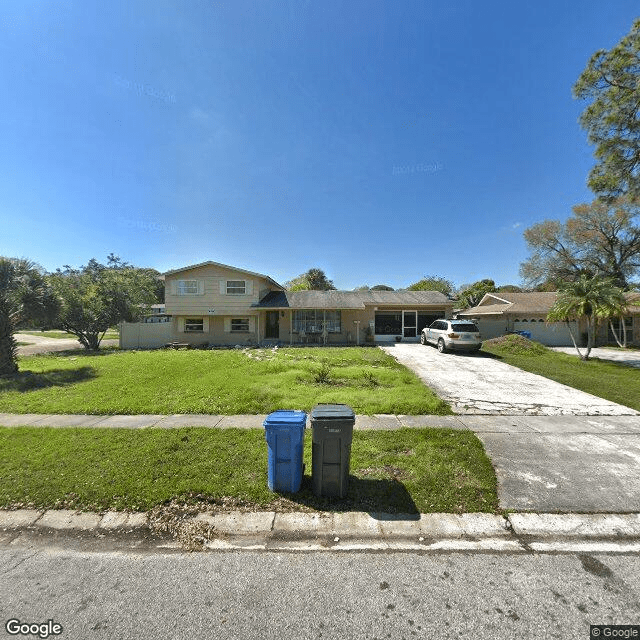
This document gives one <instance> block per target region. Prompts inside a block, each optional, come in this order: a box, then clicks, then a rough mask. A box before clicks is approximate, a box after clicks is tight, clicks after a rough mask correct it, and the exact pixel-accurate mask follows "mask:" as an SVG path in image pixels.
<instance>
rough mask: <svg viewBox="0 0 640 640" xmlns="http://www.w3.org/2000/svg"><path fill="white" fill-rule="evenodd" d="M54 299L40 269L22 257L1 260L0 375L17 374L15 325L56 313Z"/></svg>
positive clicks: (1, 258)
mask: <svg viewBox="0 0 640 640" xmlns="http://www.w3.org/2000/svg"><path fill="white" fill-rule="evenodd" d="M55 308H56V300H55V298H54V297H53V295H52V293H51V291H50V289H49V287H48V285H47V283H46V280H45V277H44V275H43V272H42V269H41V268H40V267H39V266H38V265H37V264H35V263H34V262H31V261H30V260H26V259H24V258H3V257H0V376H7V375H9V376H11V375H15V374H16V373H17V372H18V363H17V359H16V355H17V344H16V341H15V338H14V337H13V334H14V332H15V328H16V325H17V323H18V322H20V321H22V320H25V319H27V318H38V317H46V316H47V315H53V314H54V313H55Z"/></svg>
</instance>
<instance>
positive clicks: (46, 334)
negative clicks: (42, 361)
mask: <svg viewBox="0 0 640 640" xmlns="http://www.w3.org/2000/svg"><path fill="white" fill-rule="evenodd" d="M18 333H24V334H28V335H32V336H40V337H42V338H60V339H66V340H69V339H75V340H77V336H74V335H73V334H72V333H67V332H66V331H62V329H52V330H50V331H31V330H30V331H18ZM119 337H120V333H119V332H118V331H117V330H116V329H109V330H108V331H107V332H106V333H105V334H104V338H103V340H117V339H118V338H119Z"/></svg>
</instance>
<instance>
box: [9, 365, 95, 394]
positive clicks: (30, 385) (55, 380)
mask: <svg viewBox="0 0 640 640" xmlns="http://www.w3.org/2000/svg"><path fill="white" fill-rule="evenodd" d="M96 376H97V373H96V370H95V369H94V368H93V367H78V368H77V369H53V370H52V371H46V372H44V373H34V372H33V371H20V372H18V373H17V374H16V375H14V376H8V377H0V393H2V392H3V391H18V392H20V393H24V392H27V391H37V390H39V389H47V388H49V387H64V386H67V385H70V384H75V383H77V382H84V381H86V380H91V379H92V378H95V377H96Z"/></svg>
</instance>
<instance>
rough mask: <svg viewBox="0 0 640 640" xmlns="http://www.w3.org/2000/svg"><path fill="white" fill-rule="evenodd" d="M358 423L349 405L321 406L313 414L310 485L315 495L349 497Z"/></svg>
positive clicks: (314, 409) (316, 407)
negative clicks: (353, 446)
mask: <svg viewBox="0 0 640 640" xmlns="http://www.w3.org/2000/svg"><path fill="white" fill-rule="evenodd" d="M355 421H356V416H355V414H354V413H353V409H352V408H351V407H349V406H347V405H346V404H319V405H316V406H315V407H314V408H313V410H312V411H311V430H312V438H311V440H312V454H311V483H312V486H313V493H314V494H315V495H317V496H326V497H337V498H344V497H345V496H346V495H347V485H348V481H349V460H350V458H351V441H352V438H353V425H354V423H355Z"/></svg>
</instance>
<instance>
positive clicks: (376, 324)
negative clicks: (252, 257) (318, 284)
mask: <svg viewBox="0 0 640 640" xmlns="http://www.w3.org/2000/svg"><path fill="white" fill-rule="evenodd" d="M452 308H453V303H452V302H451V301H450V300H449V299H448V298H447V297H446V296H445V295H443V294H442V293H439V292H437V291H286V290H285V289H284V287H282V286H281V285H279V284H278V283H277V282H275V280H273V279H272V278H270V277H269V276H266V275H264V274H260V273H255V272H253V271H246V270H244V269H239V268H236V267H231V266H228V265H224V264H219V263H217V262H204V263H201V264H196V265H192V266H189V267H184V268H182V269H174V270H172V271H168V272H167V273H165V309H164V312H165V315H167V316H171V322H167V323H166V324H164V323H163V324H164V326H163V327H161V328H159V327H158V325H156V326H155V327H154V325H146V326H147V327H153V328H152V329H145V328H141V326H140V325H142V323H131V324H128V323H124V324H123V325H122V327H121V347H122V348H124V349H126V348H143V347H154V346H162V344H167V343H169V342H177V343H181V344H190V345H236V344H240V345H258V344H264V343H265V342H269V343H280V344H307V343H317V344H320V343H326V344H363V343H364V342H365V341H366V340H376V341H393V340H395V339H396V336H402V337H403V339H407V340H417V336H419V335H420V331H421V329H422V328H424V327H425V326H427V325H428V324H430V323H431V322H432V321H433V320H435V319H436V318H441V317H450V316H451V311H452ZM152 332H153V334H152Z"/></svg>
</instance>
